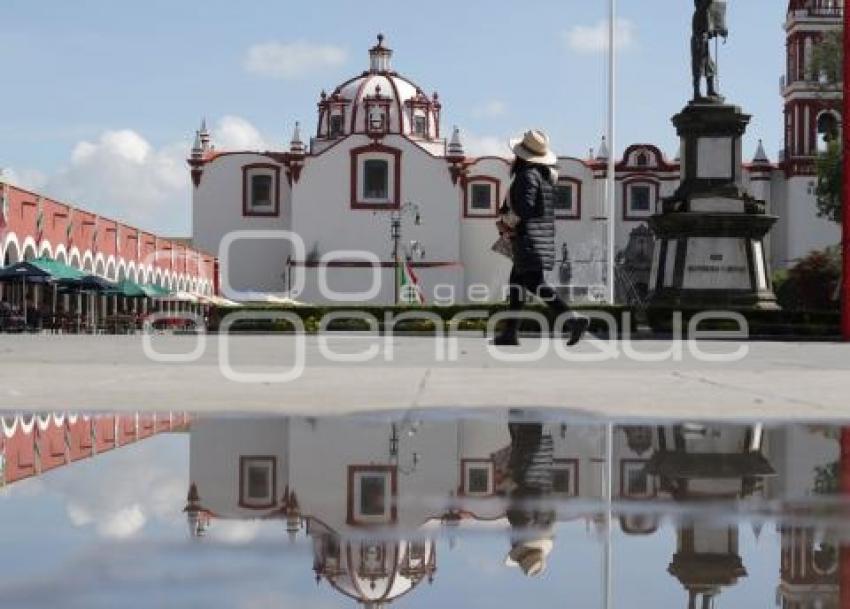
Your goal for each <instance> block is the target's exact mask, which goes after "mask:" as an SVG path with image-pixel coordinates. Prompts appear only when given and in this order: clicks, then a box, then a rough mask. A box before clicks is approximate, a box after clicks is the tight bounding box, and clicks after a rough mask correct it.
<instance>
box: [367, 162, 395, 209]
mask: <svg viewBox="0 0 850 609" xmlns="http://www.w3.org/2000/svg"><path fill="white" fill-rule="evenodd" d="M389 191H390V164H389V162H388V161H386V160H384V159H368V160H366V161H365V162H364V163H363V198H364V199H374V200H381V201H383V200H386V199H387V198H388V197H389Z"/></svg>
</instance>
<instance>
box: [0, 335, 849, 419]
mask: <svg viewBox="0 0 850 609" xmlns="http://www.w3.org/2000/svg"><path fill="white" fill-rule="evenodd" d="M145 340H146V339H145V338H143V337H141V336H94V337H80V336H44V335H42V336H12V335H3V336H0V396H2V397H0V409H2V410H18V409H21V410H23V409H39V410H41V409H44V410H47V409H50V410H73V409H81V410H126V409H140V408H141V409H150V410H174V409H178V410H188V411H219V412H222V411H240V412H245V411H266V412H280V413H307V414H310V413H312V414H316V415H325V414H332V413H344V412H359V411H365V410H386V409H391V410H394V409H408V408H435V407H450V408H486V407H494V408H505V407H535V408H536V407H539V408H564V409H569V410H571V411H573V412H574V413H575V414H576V415H578V416H582V415H587V416H604V417H617V418H621V419H622V418H625V419H631V418H643V417H689V418H702V417H705V418H719V417H720V418H748V419H762V420H763V419H783V420H788V419H796V420H800V419H804V420H836V419H841V418H850V345H842V344H834V343H800V342H793V343H780V342H750V343H732V342H723V341H716V342H710V341H709V342H702V343H699V347H700V348H701V349H702V350H704V351H706V352H710V353H713V354H715V355H717V354H721V353H731V352H734V351H735V350H736V349H737V348H739V347H741V346H745V347H746V348H747V349H748V350H749V353H748V354H747V355H746V356H745V357H743V358H736V359H735V361H727V362H703V361H700V359H699V358H697V357H695V356H694V354H693V353H691V352H690V351H689V348H688V345H687V344H686V343H685V344H683V345H682V347H683V352H684V353H683V356H682V358H681V361H675V360H674V359H671V358H670V357H667V358H665V359H664V360H663V361H657V362H639V361H635V360H634V359H633V358H632V357H628V356H627V354H628V349H629V347H631V348H632V349H634V350H637V351H639V352H640V353H643V354H652V353H659V352H663V351H665V350H668V349H670V348H671V346H673V343H672V342H671V341H636V342H634V343H631V345H630V346H629V345H627V344H626V343H624V342H622V341H617V342H613V343H611V344H610V345H609V347H610V348H611V349H612V354H615V355H617V357H616V358H613V357H612V356H609V357H607V358H606V359H605V360H604V361H595V362H594V361H584V362H580V361H566V360H565V359H564V358H563V357H562V356H560V355H559V354H558V353H557V352H556V350H555V348H554V343H553V344H550V345H549V346H548V349H546V353H545V354H544V355H542V357H540V358H536V359H535V360H534V361H530V362H505V361H499V360H498V359H496V358H494V357H493V355H492V354H491V353H489V352H488V344H487V342H486V341H485V340H484V339H482V338H480V337H478V336H467V337H462V338H459V339H458V340H457V343H456V345H455V346H456V348H457V351H456V355H457V357H456V358H451V357H449V358H448V359H450V360H452V361H438V359H437V358H436V356H435V350H436V347H437V346H438V343H437V341H436V340H435V339H434V338H426V337H393V338H391V339H389V342H388V343H387V344H385V343H384V340H385V339H384V338H383V337H382V338H377V337H376V338H369V337H364V336H353V335H331V336H328V337H321V338H320V337H317V336H301V337H295V336H292V335H263V336H250V335H236V336H230V337H223V336H217V335H210V336H207V337H204V338H203V339H202V341H203V342H199V340H200V339H199V337H196V336H171V335H160V336H153V337H148V338H147V340H148V341H149V345H148V347H149V348H150V349H151V350H153V351H155V352H156V353H158V354H160V355H159V357H162V356H163V355H164V356H168V355H174V354H178V353H189V352H191V351H192V350H193V349H197V357H196V358H195V359H194V361H191V362H184V363H172V362H159V363H157V362H154V361H152V360H151V359H150V357H149V356H148V354H146V350H145V342H144V341H145ZM225 340H226V341H227V342H226V343H224V342H223V341H225ZM320 341H324V343H325V344H324V347H325V348H328V349H332V350H334V351H335V352H341V353H348V354H355V353H361V352H364V351H365V350H366V349H368V348H369V347H372V348H373V349H374V350H375V352H376V354H377V355H376V356H375V359H373V361H368V362H361V363H333V362H331V361H329V360H328V359H327V357H325V356H323V355H322V353H321V350H322V348H323V345H322V344H321V343H320ZM541 347H546V345H544V344H541V341H540V340H539V339H531V338H529V339H525V340H524V341H523V347H522V350H521V351H520V352H522V353H527V352H531V351H534V350H536V349H538V348H541ZM559 347H560V344H559ZM390 350H391V351H392V354H391V360H392V361H386V360H387V359H388V358H390V356H389V355H388V352H389V351H390ZM565 351H566V352H567V353H569V354H570V355H571V356H572V358H586V359H587V358H591V357H597V358H598V356H594V354H598V353H599V349H598V345H596V344H594V343H592V342H583V343H582V344H581V345H579V346H578V347H576V348H573V349H571V350H568V351H567V350H566V349H565ZM224 353H226V354H227V357H226V358H224V360H225V363H227V362H229V363H230V366H229V369H230V370H231V374H230V377H233V375H246V374H247V375H257V374H265V375H269V374H284V373H285V372H286V371H287V370H288V369H291V367H292V365H293V363H295V362H296V360H297V359H298V358H296V355H295V354H296V353H301V354H303V362H304V367H303V371H301V373H300V374H299V375H297V377H296V378H293V379H291V380H289V381H287V382H279V381H280V379H275V378H256V377H252V378H251V379H248V381H247V382H245V379H243V378H238V379H236V380H234V379H233V378H229V377H228V375H227V374H225V373H224V370H225V369H227V368H223V367H222V354H224ZM506 353H518V352H517V351H506ZM444 355H445V353H444ZM444 359H446V358H445V357H444Z"/></svg>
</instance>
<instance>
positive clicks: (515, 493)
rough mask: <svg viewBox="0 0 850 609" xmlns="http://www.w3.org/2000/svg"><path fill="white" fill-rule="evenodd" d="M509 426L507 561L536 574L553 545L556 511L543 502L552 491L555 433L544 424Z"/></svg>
mask: <svg viewBox="0 0 850 609" xmlns="http://www.w3.org/2000/svg"><path fill="white" fill-rule="evenodd" d="M508 427H509V430H510V434H511V450H510V457H509V460H508V472H507V473H508V476H509V480H510V482H509V484H510V490H509V491H508V511H507V512H508V513H507V515H508V521H509V522H510V523H511V551H510V552H509V553H508V556H507V558H505V564H506V565H508V566H511V567H519V568H520V569H522V572H523V573H525V574H526V575H528V576H529V577H534V576H536V575H540V574H541V573H542V572H543V571H544V570H545V569H546V558H547V557H548V556H549V554H550V553H551V552H552V545H553V544H552V538H553V537H554V533H553V530H552V526H553V523H554V521H555V511H554V510H553V509H551V508H546V507H544V506H543V505H541V503H543V502H545V501H546V499H547V498H548V497H549V496H550V495H551V493H552V465H553V452H554V449H553V445H552V436H550V435H548V434H544V433H543V425H542V424H540V423H509V425H508Z"/></svg>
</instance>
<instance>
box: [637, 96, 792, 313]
mask: <svg viewBox="0 0 850 609" xmlns="http://www.w3.org/2000/svg"><path fill="white" fill-rule="evenodd" d="M749 120H750V117H749V116H748V115H746V114H744V113H743V112H742V111H741V109H740V108H738V107H737V106H732V105H727V104H724V103H721V102H719V101H713V102H709V101H705V100H697V101H694V102H691V103H690V104H688V106H687V107H686V108H685V109H684V110H683V111H682V112H681V113H679V114H677V115H676V116H674V117H673V124H674V125H675V126H676V130H677V132H678V134H679V137H680V138H681V143H682V151H683V152H682V155H681V174H682V175H681V180H682V181H681V185H680V186H679V189H678V190H677V191H676V193H675V194H674V195H673V196H672V197H670V198H668V199H665V200H664V201H663V205H662V213H660V214H656V215H654V216H652V218H651V219H650V226H651V227H652V229H653V231H654V232H655V235H656V237H657V240H656V244H655V247H656V251H655V252H654V255H653V269H652V273H651V277H650V282H651V285H650V304H651V305H654V306H665V307H688V308H706V307H719V308H749V307H757V308H775V307H776V297H775V296H774V294H773V290H772V287H771V282H770V269H769V268H768V264H767V260H766V258H765V251H764V238H765V236H766V235H767V233H768V232H769V231H770V229H771V227H772V226H773V224H774V223H775V222H776V218H775V217H773V216H769V215H767V214H766V213H765V205H764V202H763V201H758V200H756V199H754V198H753V197H752V196H750V195H749V194H748V193H746V192H745V191H744V189H743V187H742V172H741V166H742V154H741V138H742V137H743V135H744V132H745V131H746V127H747V124H748V123H749Z"/></svg>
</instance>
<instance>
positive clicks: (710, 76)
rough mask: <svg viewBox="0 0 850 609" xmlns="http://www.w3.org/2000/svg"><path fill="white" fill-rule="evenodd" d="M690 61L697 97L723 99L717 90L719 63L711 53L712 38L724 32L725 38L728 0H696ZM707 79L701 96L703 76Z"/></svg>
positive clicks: (727, 34) (700, 98)
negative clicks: (704, 92) (704, 90)
mask: <svg viewBox="0 0 850 609" xmlns="http://www.w3.org/2000/svg"><path fill="white" fill-rule="evenodd" d="M694 5H695V8H696V10H695V11H694V20H693V34H692V35H691V65H692V69H693V76H694V100H695V101H696V100H702V99H706V98H708V99H711V100H719V99H722V98H721V97H720V94H719V93H718V92H717V64H716V63H715V61H714V59H713V58H712V57H711V48H710V46H709V41H711V40H712V39H713V38H717V37H718V36H721V37H722V38H723V40H724V42H725V41H726V38H727V37H728V36H729V30H728V29H727V28H726V0H694ZM703 77H705V80H706V89H707V91H706V97H703V96H702V93H701V84H702V79H703Z"/></svg>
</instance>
